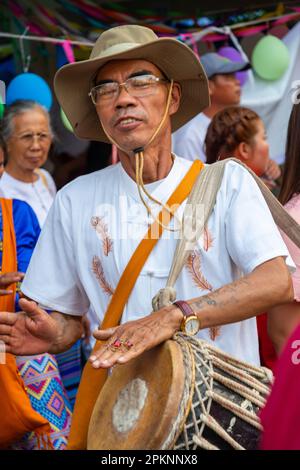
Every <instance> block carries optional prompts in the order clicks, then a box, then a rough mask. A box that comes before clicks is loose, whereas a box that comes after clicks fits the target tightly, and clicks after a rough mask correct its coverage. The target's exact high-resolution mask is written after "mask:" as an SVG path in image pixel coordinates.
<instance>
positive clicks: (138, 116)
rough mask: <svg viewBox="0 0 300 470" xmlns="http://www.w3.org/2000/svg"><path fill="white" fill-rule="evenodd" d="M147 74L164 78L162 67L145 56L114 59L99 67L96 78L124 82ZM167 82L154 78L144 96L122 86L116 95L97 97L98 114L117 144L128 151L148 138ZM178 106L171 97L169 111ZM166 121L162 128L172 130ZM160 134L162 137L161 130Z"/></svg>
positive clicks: (162, 106)
mask: <svg viewBox="0 0 300 470" xmlns="http://www.w3.org/2000/svg"><path fill="white" fill-rule="evenodd" d="M146 74H151V75H154V76H155V77H159V78H164V77H163V74H162V73H161V71H160V70H159V69H158V68H157V67H156V66H155V65H154V64H152V63H151V62H148V61H146V60H114V61H111V62H109V63H107V64H106V65H105V66H103V67H102V68H101V69H100V71H99V72H98V75H97V77H96V80H95V82H96V85H98V84H101V83H107V82H118V83H124V82H125V81H126V80H127V79H129V78H131V77H135V76H140V75H146ZM169 86H170V84H169V82H157V83H156V84H154V85H153V86H152V87H151V89H150V90H149V92H147V94H146V95H145V96H139V97H134V96H132V95H131V94H130V93H128V92H127V90H126V89H125V88H124V87H121V89H120V90H119V94H118V95H117V96H115V97H113V98H111V99H105V100H103V101H101V100H99V103H98V104H97V105H96V111H97V114H98V116H99V118H100V120H101V122H102V124H103V127H104V128H105V130H106V131H107V132H108V134H109V135H110V136H111V137H112V138H113V139H114V140H115V141H116V142H117V143H118V144H119V145H120V147H122V148H124V149H126V150H128V151H131V150H133V149H135V148H137V147H143V146H145V145H146V144H147V143H148V142H149V140H150V138H151V137H152V135H153V134H154V132H155V131H156V129H157V128H158V126H159V124H160V122H161V120H162V117H163V114H164V112H165V109H166V103H167V95H168V90H169ZM174 88H175V91H176V90H177V91H178V94H180V93H179V88H178V85H176V84H175V85H174ZM175 94H176V93H175ZM172 95H173V94H172ZM178 104H179V101H178ZM177 108H178V106H177V107H176V105H175V107H174V103H173V100H172V102H171V105H170V110H169V114H173V113H174V112H176V111H177ZM166 122H167V123H166V124H165V126H164V129H168V132H171V124H170V120H169V119H167V121H166ZM160 138H163V131H162V134H161V133H160Z"/></svg>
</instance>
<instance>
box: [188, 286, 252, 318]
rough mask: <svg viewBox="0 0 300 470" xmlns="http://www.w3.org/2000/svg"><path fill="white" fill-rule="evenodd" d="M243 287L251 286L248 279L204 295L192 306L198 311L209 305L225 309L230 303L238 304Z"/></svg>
mask: <svg viewBox="0 0 300 470" xmlns="http://www.w3.org/2000/svg"><path fill="white" fill-rule="evenodd" d="M242 286H243V287H244V286H247V287H248V286H249V281H248V280H247V278H241V279H239V280H238V281H235V282H233V283H232V284H228V285H226V286H223V287H221V288H220V289H218V290H216V291H214V292H213V293H211V294H209V295H203V296H202V297H199V299H196V300H194V301H193V302H192V304H191V306H192V307H194V308H195V309H196V310H197V311H198V310H202V309H203V308H205V307H207V306H208V305H209V306H210V307H220V308H224V307H225V306H226V305H227V304H228V303H230V304H232V303H236V302H238V296H237V294H238V291H239V290H240V289H241V287H242Z"/></svg>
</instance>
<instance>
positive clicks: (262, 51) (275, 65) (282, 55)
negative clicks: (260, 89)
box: [252, 35, 290, 80]
mask: <svg viewBox="0 0 300 470" xmlns="http://www.w3.org/2000/svg"><path fill="white" fill-rule="evenodd" d="M289 61H290V56H289V51H288V48H287V47H286V45H285V44H284V43H283V42H282V41H281V40H280V39H278V38H276V37H275V36H271V35H267V36H265V37H263V38H262V39H261V40H260V41H259V42H258V43H257V44H256V46H255V48H254V50H253V53H252V67H253V69H254V71H255V72H256V73H257V75H259V76H260V77H261V78H263V79H265V80H278V79H279V78H280V77H282V75H283V74H284V73H285V72H286V70H287V68H288V66H289Z"/></svg>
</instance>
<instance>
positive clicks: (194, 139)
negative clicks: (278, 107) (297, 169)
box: [172, 52, 281, 189]
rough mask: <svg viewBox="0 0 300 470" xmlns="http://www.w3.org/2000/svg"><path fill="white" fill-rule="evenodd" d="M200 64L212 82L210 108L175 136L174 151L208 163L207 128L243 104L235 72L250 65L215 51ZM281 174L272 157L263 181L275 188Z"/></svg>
mask: <svg viewBox="0 0 300 470" xmlns="http://www.w3.org/2000/svg"><path fill="white" fill-rule="evenodd" d="M201 64H202V65H203V67H204V70H205V73H206V75H207V78H208V82H209V93H210V106H208V107H207V108H205V109H204V110H203V111H202V113H199V114H197V116H195V117H194V118H193V119H191V120H190V121H189V122H187V124H185V125H184V126H182V127H181V128H180V129H178V130H177V131H175V132H174V133H173V134H172V148H173V151H174V153H176V154H178V155H180V156H181V157H184V158H186V159H187V160H192V161H193V160H196V159H200V160H202V161H203V162H206V155H205V149H204V141H205V137H206V132H207V129H208V126H209V124H210V122H211V120H212V118H213V117H214V116H215V115H216V114H217V113H218V112H219V111H222V110H223V109H225V108H227V107H230V106H238V105H239V104H240V98H241V85H240V82H239V80H238V79H237V77H236V73H237V72H241V71H243V70H247V69H249V68H250V64H249V63H248V62H233V61H232V60H230V59H227V58H225V57H222V56H220V55H219V54H217V53H216V52H209V53H207V54H204V55H202V56H201ZM280 175H281V170H280V167H279V166H278V165H277V163H276V162H275V161H274V160H272V159H271V158H269V159H268V164H267V166H266V170H265V173H264V175H263V181H264V182H265V183H266V184H267V186H268V187H269V188H270V189H272V188H274V187H275V186H276V184H275V181H276V180H277V179H278V178H279V177H280Z"/></svg>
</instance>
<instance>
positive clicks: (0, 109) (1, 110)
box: [0, 93, 4, 119]
mask: <svg viewBox="0 0 300 470" xmlns="http://www.w3.org/2000/svg"><path fill="white" fill-rule="evenodd" d="M3 113H4V104H3V99H2V96H1V93H0V119H2V116H3Z"/></svg>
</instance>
